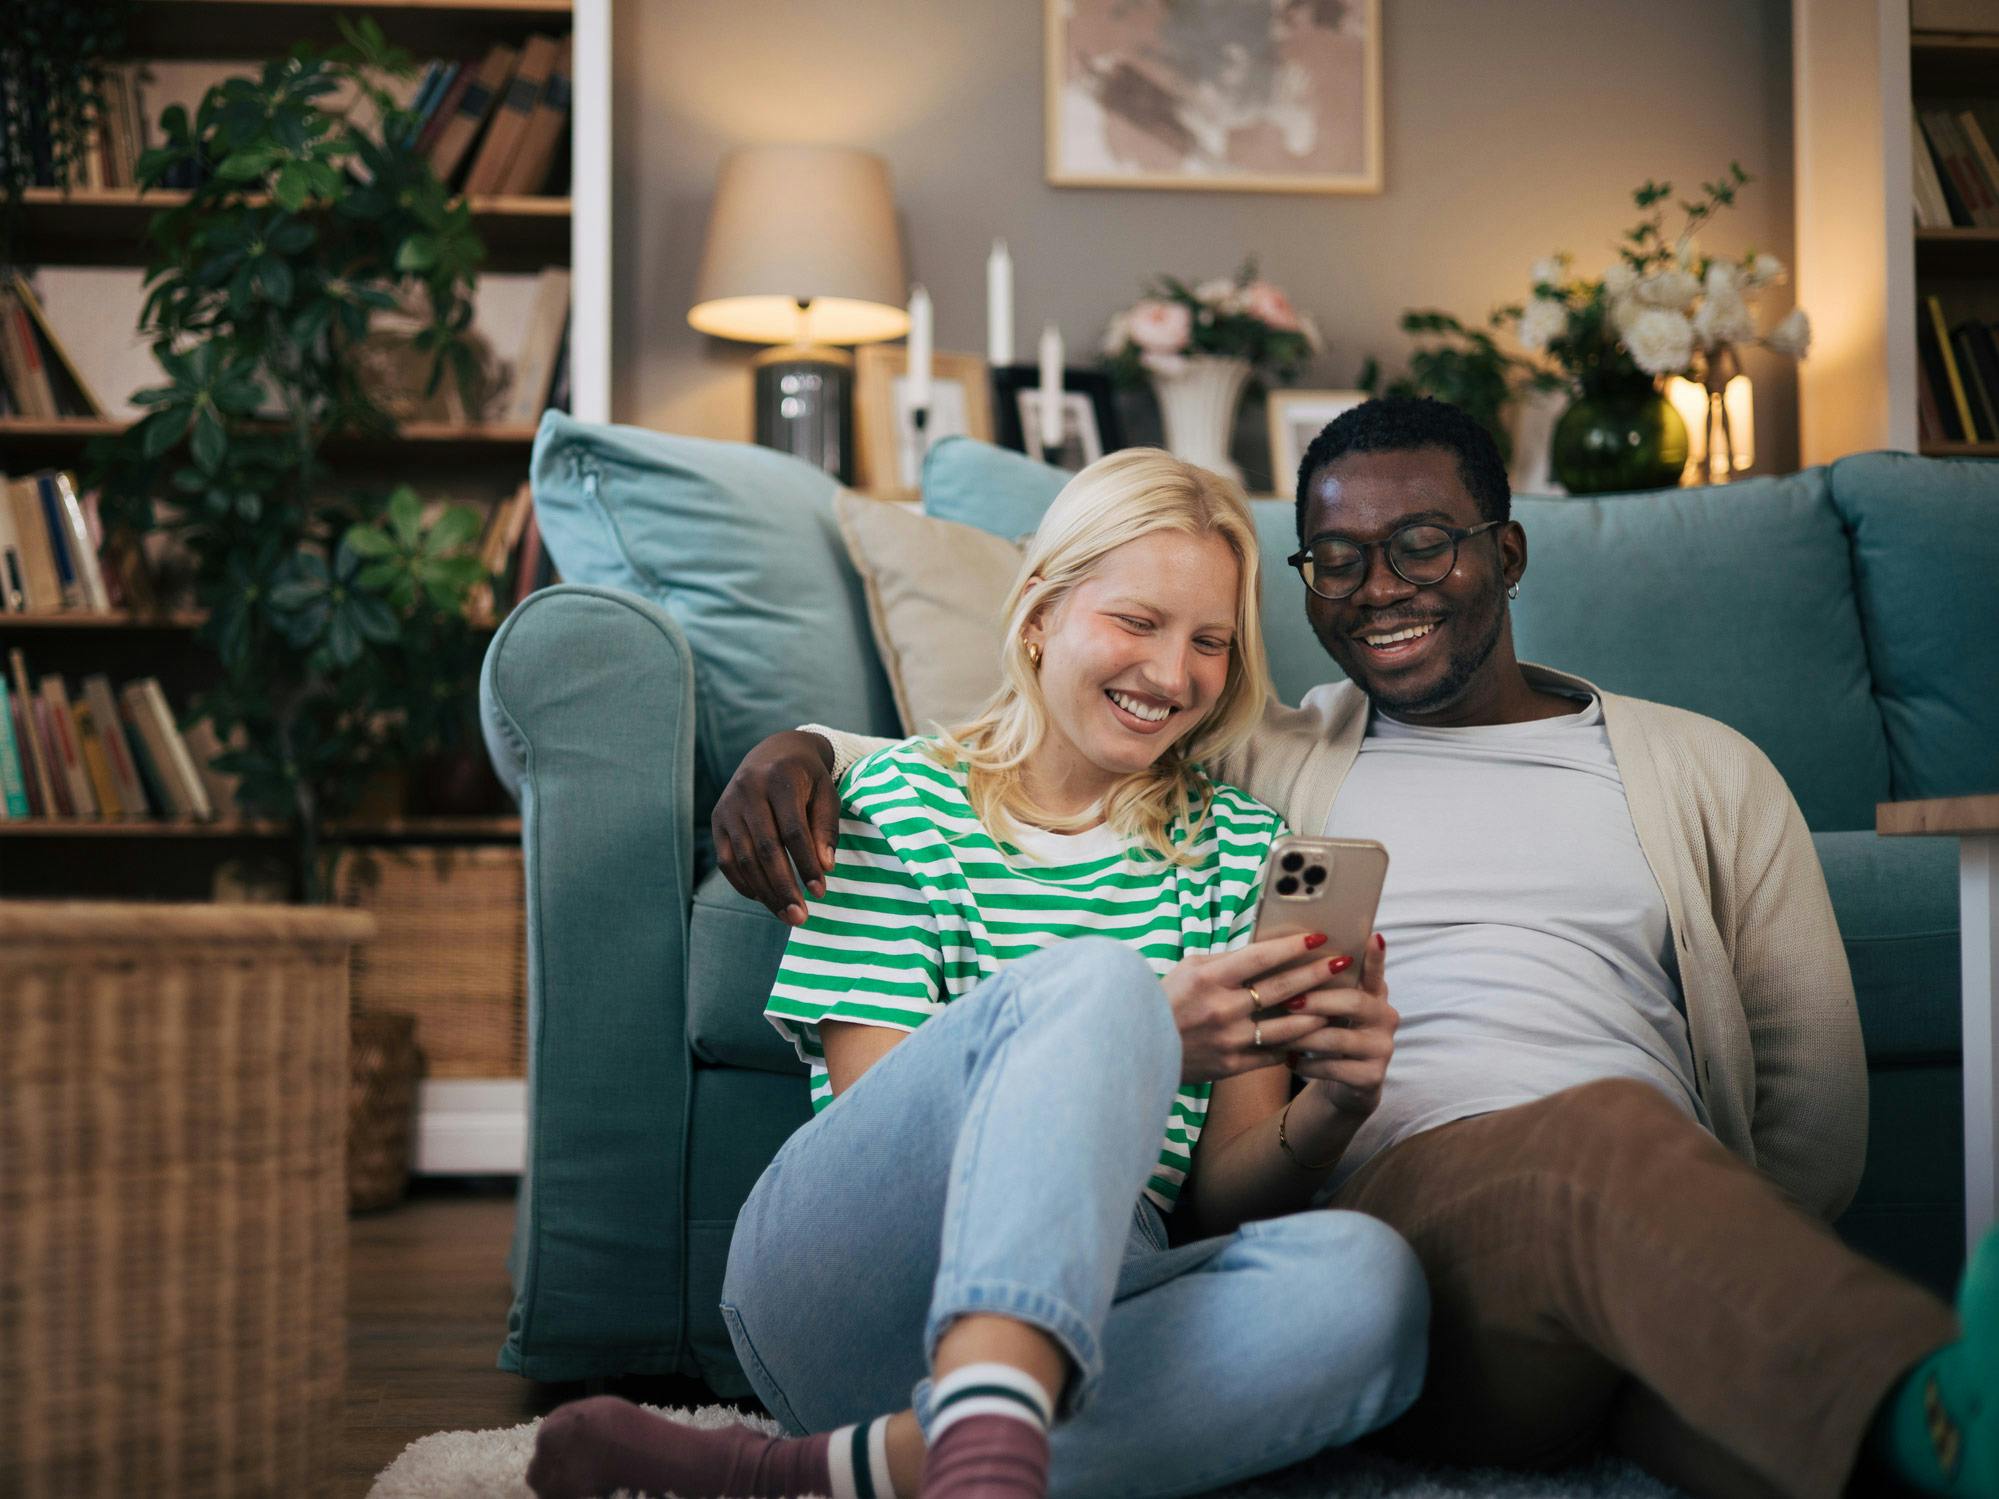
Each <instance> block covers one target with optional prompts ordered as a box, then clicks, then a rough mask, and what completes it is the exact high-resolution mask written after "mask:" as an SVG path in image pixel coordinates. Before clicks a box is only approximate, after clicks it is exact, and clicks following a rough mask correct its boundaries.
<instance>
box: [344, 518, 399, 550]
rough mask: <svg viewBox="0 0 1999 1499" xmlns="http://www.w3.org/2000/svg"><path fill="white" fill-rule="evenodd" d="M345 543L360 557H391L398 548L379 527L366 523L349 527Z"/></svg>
mask: <svg viewBox="0 0 1999 1499" xmlns="http://www.w3.org/2000/svg"><path fill="white" fill-rule="evenodd" d="M345 545H346V546H347V547H348V549H349V550H351V551H352V552H354V553H355V554H356V555H357V556H361V557H393V556H395V555H396V552H397V550H398V549H397V547H396V544H395V542H393V541H391V540H390V539H389V537H388V536H387V535H386V534H384V533H383V532H382V531H381V530H380V528H378V527H375V526H368V525H356V526H354V527H352V528H350V529H349V530H348V532H347V535H346V538H345Z"/></svg>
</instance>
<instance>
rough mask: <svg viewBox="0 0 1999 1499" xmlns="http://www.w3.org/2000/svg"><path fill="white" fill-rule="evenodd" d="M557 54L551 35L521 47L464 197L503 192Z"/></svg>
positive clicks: (534, 38)
mask: <svg viewBox="0 0 1999 1499" xmlns="http://www.w3.org/2000/svg"><path fill="white" fill-rule="evenodd" d="M561 54H562V43H561V42H559V41H557V40H556V39H555V38H554V37H552V36H541V35H536V36H531V37H529V38H528V39H527V45H526V46H524V47H522V48H521V56H520V62H519V63H518V64H517V65H516V66H515V68H514V76H513V77H512V78H510V79H508V80H507V86H506V89H505V90H504V91H503V92H502V93H501V95H500V100H499V103H498V104H497V105H496V106H495V107H494V109H493V118H492V121H491V123H489V124H488V125H487V126H486V138H485V140H483V141H482V142H480V145H479V151H478V154H477V155H476V156H474V157H473V158H472V167H471V170H470V171H468V172H467V173H466V174H465V195H466V196H467V197H481V196H484V195H486V194H489V193H497V192H501V191H503V190H504V188H505V185H506V181H507V174H508V173H509V172H510V171H512V170H513V165H514V156H515V154H516V153H517V152H518V151H519V150H520V147H521V142H522V141H523V140H524V139H525V138H526V136H527V133H528V125H529V123H530V122H531V121H532V120H533V119H534V112H535V106H536V105H538V104H540V103H541V98H542V94H543V92H544V91H545V90H546V89H547V87H548V80H549V77H550V75H552V74H553V73H554V71H555V65H556V62H557V60H558V59H559V58H560V57H561Z"/></svg>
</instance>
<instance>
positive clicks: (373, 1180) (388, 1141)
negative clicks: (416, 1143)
mask: <svg viewBox="0 0 1999 1499" xmlns="http://www.w3.org/2000/svg"><path fill="white" fill-rule="evenodd" d="M352 1038H353V1046H352V1049H351V1050H350V1051H349V1053H348V1055H349V1058H350V1069H349V1074H348V1076H349V1078H350V1080H351V1085H352V1086H351V1090H350V1092H349V1094H348V1102H347V1211H348V1212H350V1213H366V1212H373V1211H374V1210H375V1209H377V1208H386V1207H394V1206H395V1205H396V1204H397V1203H399V1202H401V1201H402V1200H403V1193H404V1192H405V1191H406V1190H408V1188H409V1181H410V1134H411V1131H412V1129H413V1128H414V1127H415V1123H416V1081H417V1074H418V1073H419V1072H421V1071H422V1070H423V1058H422V1056H421V1055H420V1054H419V1053H418V1051H417V1049H416V1016H414V1015H399V1014H396V1013H394V1012H393V1011H389V1010H367V1011H363V1012H360V1013H357V1014H356V1015H355V1016H354V1020H353V1028H352Z"/></svg>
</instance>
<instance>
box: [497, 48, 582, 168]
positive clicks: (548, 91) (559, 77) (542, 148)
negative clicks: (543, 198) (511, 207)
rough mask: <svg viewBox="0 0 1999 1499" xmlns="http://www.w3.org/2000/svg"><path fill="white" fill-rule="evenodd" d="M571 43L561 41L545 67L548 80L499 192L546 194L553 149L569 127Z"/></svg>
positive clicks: (553, 166) (554, 156)
mask: <svg viewBox="0 0 1999 1499" xmlns="http://www.w3.org/2000/svg"><path fill="white" fill-rule="evenodd" d="M571 42H572V38H570V37H564V38H563V39H562V42H561V44H560V46H559V47H558V48H557V50H556V55H555V59H554V61H553V62H552V63H551V64H550V65H549V72H548V81H547V82H546V83H544V84H543V85H542V89H541V94H540V96H539V97H538V98H537V99H536V100H535V106H534V112H533V113H532V114H531V115H530V116H529V117H528V123H527V129H526V130H525V131H523V132H522V134H521V142H520V146H519V148H518V149H517V150H516V151H515V152H514V159H513V163H512V165H510V166H509V167H508V168H507V176H506V180H505V181H504V182H502V183H501V184H500V188H499V190H500V191H501V192H503V193H513V194H525V195H532V194H535V193H543V192H547V191H548V187H549V181H550V179H551V177H552V176H553V175H554V170H555V162H556V148H557V147H558V146H560V145H561V144H562V136H563V132H564V131H565V130H567V129H568V128H569V99H570V90H571V82H570V80H571V76H572V74H571V67H572V64H571V55H572V48H571Z"/></svg>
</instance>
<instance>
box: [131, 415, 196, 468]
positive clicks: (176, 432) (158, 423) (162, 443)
mask: <svg viewBox="0 0 1999 1499" xmlns="http://www.w3.org/2000/svg"><path fill="white" fill-rule="evenodd" d="M193 419H194V412H193V410H192V409H191V408H188V409H183V410H180V411H173V410H171V409H169V410H166V411H161V412H158V413H156V414H155V415H153V416H149V417H147V418H146V419H145V421H143V422H141V423H140V424H139V430H140V432H141V434H142V435H141V437H140V442H139V451H140V452H142V453H143V454H144V455H145V456H146V457H148V458H158V457H159V456H160V455H161V454H162V453H165V452H166V451H167V450H168V449H170V448H171V447H173V446H174V444H175V443H177V442H179V441H180V440H181V439H182V438H183V437H186V436H187V429H188V424H189V423H190V422H191V421H192V420H193Z"/></svg>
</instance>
